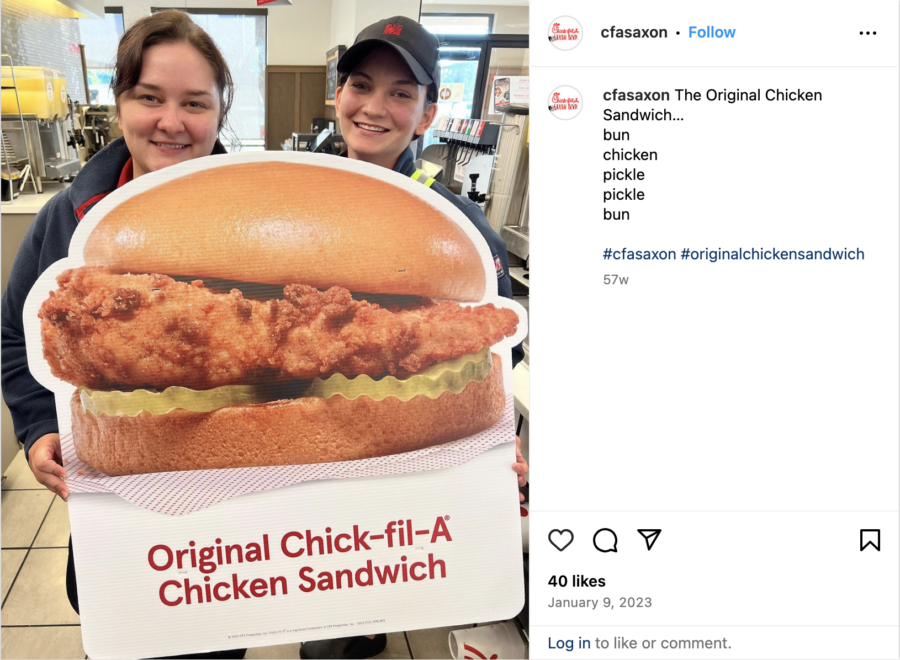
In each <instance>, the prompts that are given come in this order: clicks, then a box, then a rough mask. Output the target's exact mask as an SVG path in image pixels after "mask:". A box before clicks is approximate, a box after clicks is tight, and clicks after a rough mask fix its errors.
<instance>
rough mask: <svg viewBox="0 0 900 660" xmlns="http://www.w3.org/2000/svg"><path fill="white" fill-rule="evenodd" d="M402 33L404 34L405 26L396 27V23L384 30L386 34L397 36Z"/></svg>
mask: <svg viewBox="0 0 900 660" xmlns="http://www.w3.org/2000/svg"><path fill="white" fill-rule="evenodd" d="M401 32H403V26H402V25H396V24H394V23H391V24H390V25H388V26H387V27H385V28H384V33H385V34H396V35H397V36H400V33H401Z"/></svg>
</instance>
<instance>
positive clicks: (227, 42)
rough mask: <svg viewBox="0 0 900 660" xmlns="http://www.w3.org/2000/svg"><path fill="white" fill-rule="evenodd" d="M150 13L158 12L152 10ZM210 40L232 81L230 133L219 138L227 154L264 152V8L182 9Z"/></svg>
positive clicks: (225, 133) (225, 132) (226, 131)
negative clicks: (231, 152) (217, 50)
mask: <svg viewBox="0 0 900 660" xmlns="http://www.w3.org/2000/svg"><path fill="white" fill-rule="evenodd" d="M153 11H160V9H157V8H154V9H153ZM184 11H187V12H188V13H190V15H191V18H193V19H194V22H195V23H197V25H199V26H200V27H202V28H203V29H204V30H206V32H207V33H208V34H209V36H211V37H212V38H213V41H215V42H216V45H217V46H218V47H219V50H221V51H222V56H223V57H224V58H225V61H226V62H227V63H228V68H229V69H230V70H231V76H232V78H233V79H234V103H233V104H232V106H231V113H230V114H229V115H228V124H229V126H230V128H231V130H228V129H227V128H226V130H224V131H223V133H222V135H220V136H219V139H220V140H221V142H222V144H223V145H225V148H226V149H228V151H241V150H243V151H263V150H264V149H265V137H266V136H265V130H266V128H265V126H266V18H267V13H268V12H267V10H266V9H235V10H228V9H195V8H190V7H189V8H185V9H184Z"/></svg>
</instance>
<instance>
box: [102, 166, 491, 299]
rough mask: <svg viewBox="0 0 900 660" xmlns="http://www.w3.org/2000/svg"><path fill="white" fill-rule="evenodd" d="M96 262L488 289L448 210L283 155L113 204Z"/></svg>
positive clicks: (240, 275) (236, 275)
mask: <svg viewBox="0 0 900 660" xmlns="http://www.w3.org/2000/svg"><path fill="white" fill-rule="evenodd" d="M84 257H85V262H86V263H87V265H89V266H106V267H107V268H109V269H110V270H111V271H113V272H116V273H163V274H165V275H174V276H186V277H196V278H201V279H202V278H219V279H229V280H238V281H242V282H259V283H264V284H276V285H285V284H294V283H296V284H309V285H312V286H315V287H317V288H319V289H326V288H328V287H331V286H341V287H344V288H347V289H349V290H351V291H359V292H365V293H384V294H396V295H416V296H426V297H430V298H447V299H451V300H459V301H478V300H481V299H482V298H483V297H484V292H485V274H484V267H483V265H482V262H481V258H480V256H479V254H478V250H477V249H476V247H475V245H474V244H473V243H472V241H471V239H470V238H469V237H468V236H467V235H466V233H465V232H464V231H463V230H462V228H460V227H459V226H457V225H456V223H454V222H453V221H452V220H450V219H449V218H448V217H446V216H445V215H444V214H443V213H441V212H440V211H438V210H436V209H435V208H434V207H432V206H431V205H429V204H427V203H426V202H424V201H422V200H421V199H419V198H418V197H416V196H415V195H413V194H411V193H409V192H407V191H405V190H403V189H401V188H399V187H397V186H394V185H391V184H390V183H385V182H384V181H380V180H378V179H375V178H372V177H368V176H365V175H362V174H357V173H355V172H348V171H346V170H341V169H333V168H329V167H317V166H314V165H304V164H297V163H285V162H255V163H242V164H237V165H226V166H222V167H212V168H209V169H206V170H203V171H200V172H194V173H192V174H188V175H186V176H183V177H180V178H178V179H176V180H173V181H169V182H167V183H163V184H161V185H158V186H156V187H155V188H152V189H150V190H147V191H145V192H142V193H139V194H137V195H135V196H133V197H130V198H129V199H127V200H126V201H125V202H123V203H121V204H119V205H118V206H117V207H115V208H113V209H112V210H110V211H109V212H108V213H107V215H106V216H105V217H104V218H103V219H102V220H101V221H100V223H99V224H98V225H97V227H95V228H94V230H93V232H92V233H91V235H90V236H89V237H88V240H87V244H86V246H85V250H84Z"/></svg>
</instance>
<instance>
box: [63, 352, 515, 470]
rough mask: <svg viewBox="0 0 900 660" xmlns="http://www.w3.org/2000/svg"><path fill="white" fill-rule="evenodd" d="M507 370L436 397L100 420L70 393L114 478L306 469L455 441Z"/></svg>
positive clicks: (493, 400)
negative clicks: (304, 466) (241, 469)
mask: <svg viewBox="0 0 900 660" xmlns="http://www.w3.org/2000/svg"><path fill="white" fill-rule="evenodd" d="M505 403H506V397H505V395H504V392H503V369H502V365H501V362H500V358H499V357H498V356H497V355H494V356H493V368H492V369H491V372H490V373H489V374H488V377H487V378H486V379H485V380H484V381H483V382H480V383H477V382H472V383H469V384H468V385H467V386H466V387H465V389H463V391H462V392H460V393H459V394H453V393H452V392H445V393H444V394H442V395H441V396H439V397H438V398H436V399H430V398H428V397H426V396H417V397H415V398H413V399H410V400H409V401H406V402H403V401H400V400H398V399H396V398H393V397H389V398H387V399H384V400H383V401H373V400H372V399H370V398H369V397H365V396H361V397H358V398H356V399H353V400H349V399H345V398H344V397H342V396H333V397H330V398H328V399H320V398H315V397H310V398H304V399H293V400H290V401H277V402H273V403H265V404H256V405H248V406H229V407H226V408H220V409H218V410H215V411H213V412H210V413H198V412H190V411H185V410H173V411H172V412H170V413H167V414H165V415H152V414H150V413H140V414H138V415H137V416H135V417H125V416H119V417H117V416H106V415H100V416H95V415H93V414H91V413H86V412H84V410H83V409H82V407H81V401H80V399H79V396H78V391H77V390H76V392H75V395H74V396H73V397H72V432H73V439H74V444H75V452H76V453H77V454H78V457H79V458H80V459H81V460H82V461H84V462H85V463H87V464H88V465H90V466H91V467H94V468H96V469H97V470H100V471H101V472H105V473H106V474H109V475H125V474H141V473H146V472H173V471H179V470H212V469H220V468H237V467H257V466H264V465H301V464H308V463H331V462H336V461H352V460H358V459H364V458H374V457H377V456H388V455H391V454H399V453H403V452H407V451H414V450H416V449H423V448H425V447H431V446H433V445H438V444H442V443H444V442H450V441H452V440H458V439H460V438H465V437H467V436H470V435H473V434H475V433H478V432H480V431H483V430H485V429H488V428H490V427H491V426H493V425H494V424H495V423H496V422H497V421H498V420H499V419H500V417H501V415H502V414H503V408H504V406H505Z"/></svg>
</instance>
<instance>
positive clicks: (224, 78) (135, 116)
mask: <svg viewBox="0 0 900 660" xmlns="http://www.w3.org/2000/svg"><path fill="white" fill-rule="evenodd" d="M112 88H113V92H114V94H115V98H116V108H117V114H118V120H119V125H120V127H121V129H122V133H123V137H122V138H120V139H118V140H116V141H114V142H113V143H111V144H110V145H109V146H107V147H106V148H105V149H103V150H102V151H100V152H99V153H98V154H96V155H95V156H94V157H93V158H92V159H91V160H90V162H88V164H87V165H86V166H85V167H84V169H83V170H82V171H81V172H79V174H78V176H77V177H76V178H75V180H74V181H73V183H72V185H71V186H70V187H69V188H67V189H65V190H63V191H62V192H60V193H59V194H57V195H56V196H55V197H54V198H53V199H51V200H50V201H49V202H48V203H47V205H46V206H44V208H43V209H41V211H40V212H39V213H38V215H37V217H36V218H35V220H34V222H33V223H32V225H31V227H30V228H29V229H28V232H27V233H26V234H25V238H24V239H23V241H22V245H21V246H20V248H19V251H18V253H17V254H16V259H15V261H14V262H13V266H12V272H11V273H10V278H9V284H8V286H7V289H6V291H5V292H4V294H3V302H2V326H3V348H2V362H3V374H2V382H3V396H4V398H5V400H6V403H7V405H8V406H9V410H10V412H11V413H12V418H13V423H14V425H15V430H16V437H18V438H19V440H21V441H22V443H23V444H24V445H25V456H26V458H27V460H28V464H29V466H30V468H31V471H32V472H33V473H34V476H35V478H36V479H37V480H38V482H40V483H41V484H43V485H44V486H45V487H46V488H47V489H49V490H51V491H52V492H54V493H56V494H57V495H59V496H60V497H61V498H63V499H64V500H65V499H66V498H67V497H68V495H69V491H68V488H67V487H66V483H65V478H66V469H65V468H64V467H63V466H62V454H61V450H60V441H59V424H58V422H57V418H56V406H55V403H54V398H53V393H52V392H50V391H48V390H46V389H44V388H43V387H42V386H41V385H40V384H39V383H38V382H37V381H36V380H35V379H34V378H33V377H32V376H31V374H30V372H29V371H28V359H27V356H26V352H25V330H24V327H23V321H22V310H23V307H24V305H25V298H26V296H27V295H28V292H29V291H30V290H31V287H32V286H33V285H34V283H35V282H36V281H37V279H38V277H39V276H40V274H41V273H42V272H43V271H44V270H46V268H47V267H48V266H50V265H51V264H53V263H54V262H56V261H58V260H60V259H63V258H65V257H66V256H67V255H68V250H69V242H70V240H71V238H72V234H73V233H74V232H75V229H76V227H77V226H78V223H79V221H80V220H81V219H82V218H83V217H84V215H85V214H86V213H87V212H88V211H90V210H91V208H93V207H94V205H96V204H97V202H99V201H100V200H101V199H103V198H104V197H105V196H106V195H108V194H109V193H111V192H112V191H113V190H115V189H116V188H119V187H121V186H123V185H125V184H126V183H128V182H129V181H131V180H132V179H134V178H136V177H139V176H142V175H144V174H146V173H148V172H154V171H156V170H160V169H162V168H164V167H168V166H169V165H174V164H176V163H181V162H184V161H187V160H191V159H193V158H200V157H202V156H209V155H212V154H224V153H226V152H225V148H224V147H223V146H222V144H221V143H220V142H219V141H218V134H219V131H220V130H221V129H222V127H223V125H224V124H225V120H226V118H227V116H228V110H229V108H230V107H231V101H232V97H233V93H234V91H233V84H232V80H231V73H230V72H229V70H228V65H227V64H226V63H225V59H224V58H223V57H222V54H221V53H220V52H219V49H218V48H217V47H216V44H215V42H213V40H212V39H211V38H210V36H209V35H208V34H207V33H206V32H205V31H204V30H203V29H201V28H200V27H198V26H197V25H196V24H195V23H194V22H193V21H192V20H191V18H190V16H188V14H186V13H184V12H180V11H175V10H168V11H161V12H158V13H156V14H153V15H151V16H147V17H145V18H142V19H140V20H138V21H137V22H136V23H135V24H134V25H132V26H131V27H129V28H128V30H126V32H125V34H124V35H123V36H122V40H121V41H120V42H119V46H118V51H117V55H116V70H115V78H114V80H113V83H112ZM148 212H152V209H148ZM66 590H67V592H68V596H69V601H70V602H71V603H72V607H73V608H74V609H75V611H76V612H77V611H78V592H77V588H76V583H75V569H74V563H73V560H72V542H71V538H70V540H69V564H68V569H67V572H66ZM196 657H223V658H224V657H234V658H242V657H244V650H243V649H240V650H238V651H225V652H221V653H218V654H213V655H212V656H196Z"/></svg>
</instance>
